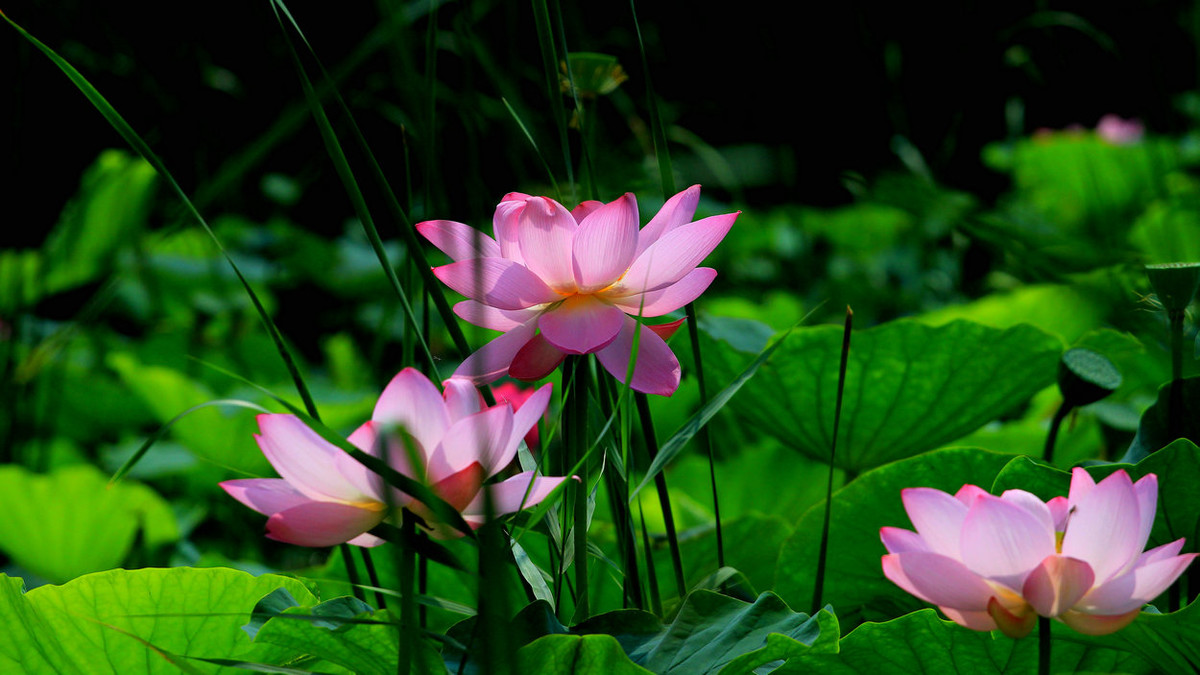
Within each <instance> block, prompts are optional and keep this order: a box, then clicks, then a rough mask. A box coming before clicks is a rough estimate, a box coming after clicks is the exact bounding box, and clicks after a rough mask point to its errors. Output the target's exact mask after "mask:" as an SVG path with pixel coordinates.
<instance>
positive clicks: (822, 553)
mask: <svg viewBox="0 0 1200 675" xmlns="http://www.w3.org/2000/svg"><path fill="white" fill-rule="evenodd" d="M853 324H854V311H853V310H851V309H850V306H849V305H847V306H846V323H845V328H843V330H842V361H841V365H840V366H839V367H838V386H837V400H836V401H835V403H834V408H833V440H832V441H830V444H829V477H828V479H827V480H826V483H825V519H824V521H823V522H822V524H821V547H820V550H819V551H818V553H817V575H816V580H815V582H814V583H813V598H812V611H811V612H810V614H811V615H812V616H816V615H817V612H820V611H821V606H822V595H823V594H824V592H825V559H826V556H827V554H828V552H829V518H830V514H831V513H832V512H833V466H834V465H833V461H834V458H835V456H836V454H837V437H838V427H839V426H840V425H841V423H842V394H843V393H844V392H845V389H846V365H847V362H848V361H849V360H850V332H851V328H852V326H853Z"/></svg>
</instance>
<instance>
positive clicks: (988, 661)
mask: <svg viewBox="0 0 1200 675" xmlns="http://www.w3.org/2000/svg"><path fill="white" fill-rule="evenodd" d="M1139 623H1141V621H1140V620H1139V621H1138V622H1135V623H1134V625H1135V626H1136V625H1138V624H1139ZM1051 625H1052V631H1051V635H1053V639H1052V641H1051V649H1050V672H1052V673H1082V672H1087V673H1131V674H1132V673H1149V672H1152V671H1153V668H1152V666H1151V665H1150V664H1149V663H1147V662H1146V661H1143V660H1142V659H1140V658H1138V657H1137V656H1135V655H1134V654H1130V653H1128V651H1123V650H1122V647H1121V646H1119V644H1118V643H1117V642H1116V641H1106V640H1105V639H1104V638H1094V639H1090V640H1089V641H1088V644H1078V643H1077V640H1078V638H1081V637H1083V636H1080V635H1079V634H1078V633H1075V632H1074V631H1072V630H1071V629H1070V628H1067V627H1066V626H1064V625H1062V624H1059V623H1058V622H1054V623H1052V624H1051ZM1126 630H1128V629H1126ZM1124 632H1126V631H1121V632H1120V633H1117V634H1116V635H1121V634H1122V633H1124ZM1105 637H1109V636H1105ZM1085 639H1086V638H1085ZM1147 642H1149V641H1147ZM796 651H799V650H796ZM1037 661H1038V641H1037V638H1032V637H1031V638H1028V639H1024V640H1010V639H1008V638H1006V637H1003V636H1001V637H999V638H996V637H994V636H993V634H992V633H988V632H984V631H973V630H969V629H967V628H963V627H962V626H959V625H958V624H955V623H953V622H950V621H946V620H944V619H941V618H940V617H939V616H938V615H937V613H936V612H935V611H934V610H932V609H924V610H921V611H919V612H914V613H912V614H906V615H904V616H902V617H900V618H898V619H894V620H892V621H888V622H886V623H866V624H863V625H861V626H859V627H858V628H856V629H854V630H853V631H851V632H850V634H849V635H847V636H846V637H844V638H842V640H841V642H840V643H839V645H838V648H837V649H836V650H817V649H809V650H808V651H807V652H801V653H798V654H797V655H796V657H795V658H792V659H789V660H788V662H787V664H785V665H784V666H782V667H781V668H779V669H777V670H774V671H772V672H775V673H822V674H825V673H831V674H833V673H836V674H837V675H853V674H855V673H861V674H863V675H893V674H894V675H919V674H924V673H931V674H932V673H937V675H954V674H957V675H1026V674H1027V673H1036V672H1037Z"/></svg>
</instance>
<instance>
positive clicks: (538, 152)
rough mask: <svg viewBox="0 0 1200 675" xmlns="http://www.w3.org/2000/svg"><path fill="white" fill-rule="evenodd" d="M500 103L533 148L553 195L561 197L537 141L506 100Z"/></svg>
mask: <svg viewBox="0 0 1200 675" xmlns="http://www.w3.org/2000/svg"><path fill="white" fill-rule="evenodd" d="M500 102H501V103H503V104H504V108H505V109H506V110H508V114H509V116H511V117H512V118H513V121H514V122H516V123H517V127H518V128H520V129H521V133H522V134H523V135H524V136H525V140H527V141H529V145H530V147H532V148H533V154H535V155H537V158H538V161H539V162H541V163H542V168H544V169H545V170H546V178H548V179H549V180H550V186H551V187H552V188H553V189H554V192H555V194H558V195H561V194H562V190H560V189H559V187H558V181H557V180H556V179H555V178H554V171H553V170H552V169H551V168H550V163H549V162H547V161H546V156H545V155H543V154H542V149H541V148H539V147H538V144H537V141H535V140H533V134H531V133H529V128H528V127H526V126H525V123H524V122H522V121H521V116H520V115H518V114H517V111H516V110H513V107H512V104H510V103H509V102H508V99H506V98H501V99H500Z"/></svg>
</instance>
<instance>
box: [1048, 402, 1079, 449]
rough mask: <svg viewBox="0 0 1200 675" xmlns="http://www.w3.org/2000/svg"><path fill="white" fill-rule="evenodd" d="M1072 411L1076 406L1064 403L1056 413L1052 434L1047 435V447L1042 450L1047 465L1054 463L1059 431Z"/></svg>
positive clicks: (1051, 421) (1051, 428)
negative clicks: (1055, 445)
mask: <svg viewBox="0 0 1200 675" xmlns="http://www.w3.org/2000/svg"><path fill="white" fill-rule="evenodd" d="M1072 409H1074V406H1072V405H1071V404H1069V403H1067V402H1066V401H1063V404H1062V405H1060V406H1059V407H1058V411H1056V412H1055V413H1054V419H1052V420H1050V433H1048V434H1046V447H1045V448H1043V449H1042V459H1044V460H1046V463H1047V464H1053V463H1054V444H1055V442H1056V441H1057V440H1058V430H1059V428H1060V427H1061V426H1062V423H1063V420H1065V419H1067V415H1068V414H1069V413H1070V412H1071V410H1072Z"/></svg>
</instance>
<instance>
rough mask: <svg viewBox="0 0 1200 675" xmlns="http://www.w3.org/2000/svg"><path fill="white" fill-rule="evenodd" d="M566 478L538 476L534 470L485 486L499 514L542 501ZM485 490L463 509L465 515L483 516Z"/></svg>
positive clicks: (493, 506)
mask: <svg viewBox="0 0 1200 675" xmlns="http://www.w3.org/2000/svg"><path fill="white" fill-rule="evenodd" d="M564 480H567V479H566V478H555V477H546V476H536V475H535V472H533V471H525V472H523V473H519V474H517V475H515V476H513V477H512V478H509V479H507V480H504V481H501V482H499V483H496V484H494V485H489V486H487V487H486V488H485V490H486V492H487V494H488V495H489V496H490V498H491V499H492V508H493V509H495V513H496V515H497V516H502V515H505V514H508V513H515V512H516V511H520V510H522V509H527V508H529V507H531V506H534V505H535V504H538V503H540V502H541V501H542V500H543V499H545V498H546V497H547V496H549V494H550V493H551V492H552V491H553V490H554V488H556V487H558V484H559V483H562V482H563V481H564ZM486 498H487V497H485V496H484V492H483V491H480V493H479V495H478V496H476V497H475V499H474V501H472V502H471V503H470V504H468V505H467V508H465V509H463V517H464V518H465V517H468V516H482V515H483V514H484V509H485V507H486V504H485V503H484V499H486Z"/></svg>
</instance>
